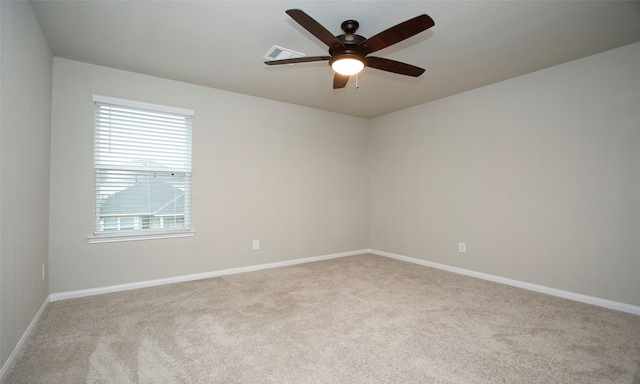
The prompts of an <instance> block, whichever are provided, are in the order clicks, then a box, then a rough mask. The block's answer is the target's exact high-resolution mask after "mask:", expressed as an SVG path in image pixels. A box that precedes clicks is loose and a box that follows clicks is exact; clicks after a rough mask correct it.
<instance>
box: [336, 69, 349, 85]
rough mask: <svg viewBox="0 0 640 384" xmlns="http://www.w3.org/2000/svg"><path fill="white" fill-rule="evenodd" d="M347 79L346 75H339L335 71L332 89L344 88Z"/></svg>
mask: <svg viewBox="0 0 640 384" xmlns="http://www.w3.org/2000/svg"><path fill="white" fill-rule="evenodd" d="M348 81H349V76H348V75H341V74H339V73H336V75H335V76H334V77H333V89H339V88H344V87H345V85H347V82H348Z"/></svg>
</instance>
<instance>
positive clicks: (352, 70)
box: [329, 54, 365, 76]
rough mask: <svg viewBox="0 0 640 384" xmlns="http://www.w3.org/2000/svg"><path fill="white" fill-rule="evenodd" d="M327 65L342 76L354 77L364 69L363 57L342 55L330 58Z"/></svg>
mask: <svg viewBox="0 0 640 384" xmlns="http://www.w3.org/2000/svg"><path fill="white" fill-rule="evenodd" d="M329 65H331V68H333V70H334V71H336V72H338V73H339V74H341V75H344V76H351V75H355V74H356V73H358V72H360V71H362V70H363V69H364V66H365V64H364V57H362V56H359V55H354V54H344V55H339V56H336V57H334V58H332V59H331V60H330V61H329Z"/></svg>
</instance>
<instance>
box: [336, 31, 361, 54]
mask: <svg viewBox="0 0 640 384" xmlns="http://www.w3.org/2000/svg"><path fill="white" fill-rule="evenodd" d="M336 37H337V38H338V40H340V41H341V42H342V44H344V49H343V48H342V47H340V49H334V48H329V54H330V55H331V56H335V55H341V54H343V53H357V52H356V48H357V47H358V44H360V43H361V42H363V41H365V40H367V39H366V38H365V37H363V36H360V35H356V34H353V33H345V34H344V35H339V36H336Z"/></svg>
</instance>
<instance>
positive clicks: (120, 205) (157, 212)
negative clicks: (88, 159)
mask: <svg viewBox="0 0 640 384" xmlns="http://www.w3.org/2000/svg"><path fill="white" fill-rule="evenodd" d="M184 194H185V193H184V191H183V190H181V189H179V188H176V187H174V186H173V185H171V184H169V183H166V182H164V181H161V180H157V179H155V178H145V179H142V180H139V181H138V182H136V183H135V184H133V185H132V186H130V187H128V188H127V189H124V190H122V191H120V192H117V193H115V194H113V195H111V196H109V197H108V198H106V199H105V200H103V201H102V204H101V206H100V216H168V215H172V216H173V215H184Z"/></svg>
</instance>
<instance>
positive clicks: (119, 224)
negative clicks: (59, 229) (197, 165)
mask: <svg viewBox="0 0 640 384" xmlns="http://www.w3.org/2000/svg"><path fill="white" fill-rule="evenodd" d="M93 100H94V102H95V124H94V125H95V142H94V173H95V228H94V234H96V235H99V234H113V235H132V234H143V233H144V234H149V233H164V232H175V231H184V230H188V229H189V228H190V226H191V144H192V143H191V141H192V140H191V128H192V127H191V121H192V116H193V112H192V111H189V110H182V109H179V108H173V107H163V106H159V105H156V104H146V103H141V102H135V101H130V100H123V99H115V98H108V97H104V96H97V95H94V98H93Z"/></svg>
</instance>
